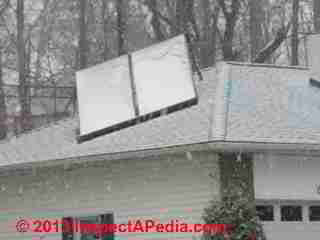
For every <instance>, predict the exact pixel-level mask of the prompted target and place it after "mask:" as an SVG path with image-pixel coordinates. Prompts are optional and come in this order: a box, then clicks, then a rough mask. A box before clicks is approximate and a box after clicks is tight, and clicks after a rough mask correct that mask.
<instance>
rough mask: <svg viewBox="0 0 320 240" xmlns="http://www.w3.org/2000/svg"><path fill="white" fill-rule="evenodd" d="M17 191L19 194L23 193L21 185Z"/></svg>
mask: <svg viewBox="0 0 320 240" xmlns="http://www.w3.org/2000/svg"><path fill="white" fill-rule="evenodd" d="M18 193H19V194H23V186H20V187H19V190H18Z"/></svg>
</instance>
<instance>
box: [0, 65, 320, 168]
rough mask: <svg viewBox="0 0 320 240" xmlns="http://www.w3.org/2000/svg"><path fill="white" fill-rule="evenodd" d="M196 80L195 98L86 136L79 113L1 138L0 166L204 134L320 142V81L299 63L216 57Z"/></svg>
mask: <svg viewBox="0 0 320 240" xmlns="http://www.w3.org/2000/svg"><path fill="white" fill-rule="evenodd" d="M203 75H204V81H202V82H199V81H196V82H197V83H196V87H197V91H198V95H199V103H198V104H197V105H195V106H192V107H190V108H187V109H184V110H180V111H178V112H174V113H171V114H169V115H166V116H162V117H159V118H156V119H153V120H150V121H148V122H144V123H141V124H138V125H135V126H132V127H129V128H126V129H123V130H120V131H117V132H113V133H111V134H108V135H104V136H101V137H98V138H96V139H93V140H91V141H88V142H84V143H81V144H78V143H77V142H76V129H77V128H78V118H77V117H74V118H70V119H67V120H62V121H59V122H57V123H56V124H53V125H51V126H48V127H44V128H41V129H39V130H34V131H32V132H30V133H28V134H24V135H21V136H19V137H18V138H12V139H10V140H8V141H4V142H2V143H0V167H1V166H7V165H12V164H22V163H32V162H40V161H46V160H56V159H64V158H74V157H80V156H88V155H96V154H108V153H119V152H128V151H138V150H148V149H155V148H164V147H171V146H180V145H187V144H196V143H202V142H210V141H225V142H228V141H230V142H231V141H232V142H234V141H237V142H268V143H298V144H299V143H301V144H309V143H310V144H315V143H316V144H319V143H320V121H319V119H320V88H317V87H314V86H312V85H311V84H310V82H309V71H308V70H307V69H302V68H289V67H287V68H286V67H275V66H266V65H248V64H238V63H221V64H220V66H218V68H217V71H216V69H213V68H211V69H207V70H204V71H203Z"/></svg>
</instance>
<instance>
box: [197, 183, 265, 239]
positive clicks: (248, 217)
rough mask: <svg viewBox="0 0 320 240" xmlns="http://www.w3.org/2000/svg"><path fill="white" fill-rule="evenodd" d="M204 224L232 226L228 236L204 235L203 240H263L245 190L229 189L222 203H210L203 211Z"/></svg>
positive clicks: (258, 223) (259, 226)
mask: <svg viewBox="0 0 320 240" xmlns="http://www.w3.org/2000/svg"><path fill="white" fill-rule="evenodd" d="M203 219H204V221H205V223H206V224H227V225H228V226H229V225H230V226H232V229H231V231H230V232H229V234H221V233H219V234H217V233H204V234H203V239H205V240H254V239H256V240H264V239H266V238H265V235H264V232H263V229H262V225H261V223H260V222H259V220H258V218H257V215H256V212H255V207H254V204H253V201H252V200H251V201H250V200H249V199H248V197H247V195H246V192H245V190H241V187H239V185H237V188H234V189H229V191H228V194H225V197H223V199H222V201H219V202H217V201H212V202H211V203H210V205H209V206H208V207H207V208H206V209H205V210H204V214H203Z"/></svg>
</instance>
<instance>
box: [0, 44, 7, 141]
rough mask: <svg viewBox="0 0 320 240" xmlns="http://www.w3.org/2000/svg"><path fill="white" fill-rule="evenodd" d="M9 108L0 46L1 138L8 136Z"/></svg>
mask: <svg viewBox="0 0 320 240" xmlns="http://www.w3.org/2000/svg"><path fill="white" fill-rule="evenodd" d="M6 120H7V108H6V99H5V93H4V89H3V79H2V49H1V48H0V140H2V139H5V138H6V137H7V131H8V128H7V125H6Z"/></svg>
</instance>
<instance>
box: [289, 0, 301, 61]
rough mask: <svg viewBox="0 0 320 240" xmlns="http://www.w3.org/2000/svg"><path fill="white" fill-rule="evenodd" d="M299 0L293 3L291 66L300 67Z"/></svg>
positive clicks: (294, 0)
mask: <svg viewBox="0 0 320 240" xmlns="http://www.w3.org/2000/svg"><path fill="white" fill-rule="evenodd" d="M299 3H300V1H299V0H293V2H292V39H291V65H293V66H295V65H299V36H298V29H299Z"/></svg>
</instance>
